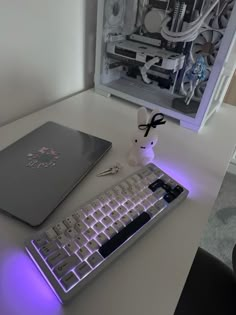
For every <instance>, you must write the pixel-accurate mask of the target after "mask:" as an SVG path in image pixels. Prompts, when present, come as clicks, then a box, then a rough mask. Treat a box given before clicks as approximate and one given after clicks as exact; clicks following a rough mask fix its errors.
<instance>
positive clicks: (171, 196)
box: [164, 193, 176, 203]
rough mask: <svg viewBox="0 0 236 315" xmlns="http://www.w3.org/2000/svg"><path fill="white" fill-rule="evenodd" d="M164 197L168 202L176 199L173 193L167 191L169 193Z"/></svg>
mask: <svg viewBox="0 0 236 315" xmlns="http://www.w3.org/2000/svg"><path fill="white" fill-rule="evenodd" d="M164 199H165V201H167V202H168V203H171V202H172V201H173V200H175V199H176V197H175V195H173V194H171V193H169V194H166V195H165V196H164Z"/></svg>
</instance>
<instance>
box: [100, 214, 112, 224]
mask: <svg viewBox="0 0 236 315" xmlns="http://www.w3.org/2000/svg"><path fill="white" fill-rule="evenodd" d="M102 223H103V224H104V225H105V226H109V225H111V223H112V219H111V218H109V217H108V216H106V217H104V218H103V219H102Z"/></svg>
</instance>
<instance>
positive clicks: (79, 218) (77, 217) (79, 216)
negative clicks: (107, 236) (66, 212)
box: [72, 210, 85, 222]
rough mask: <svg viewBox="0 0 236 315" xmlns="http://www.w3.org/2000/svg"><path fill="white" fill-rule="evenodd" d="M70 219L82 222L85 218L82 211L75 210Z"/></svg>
mask: <svg viewBox="0 0 236 315" xmlns="http://www.w3.org/2000/svg"><path fill="white" fill-rule="evenodd" d="M72 217H73V218H74V219H75V221H77V222H78V221H82V220H83V219H84V218H85V214H84V213H83V211H82V210H77V211H76V212H75V213H74V214H72Z"/></svg>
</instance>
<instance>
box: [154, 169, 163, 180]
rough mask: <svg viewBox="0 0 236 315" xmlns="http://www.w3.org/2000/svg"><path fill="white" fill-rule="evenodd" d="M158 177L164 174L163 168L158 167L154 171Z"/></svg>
mask: <svg viewBox="0 0 236 315" xmlns="http://www.w3.org/2000/svg"><path fill="white" fill-rule="evenodd" d="M153 173H154V174H155V175H156V177H157V178H161V177H162V176H163V175H164V174H163V172H162V171H161V170H159V169H156V170H155V171H154V172H153Z"/></svg>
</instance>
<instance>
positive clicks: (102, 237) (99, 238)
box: [96, 233, 108, 245]
mask: <svg viewBox="0 0 236 315" xmlns="http://www.w3.org/2000/svg"><path fill="white" fill-rule="evenodd" d="M96 240H97V241H98V243H99V244H100V245H103V244H104V243H106V242H107V241H108V238H107V236H106V235H105V234H104V233H100V234H98V236H97V238H96Z"/></svg>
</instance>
